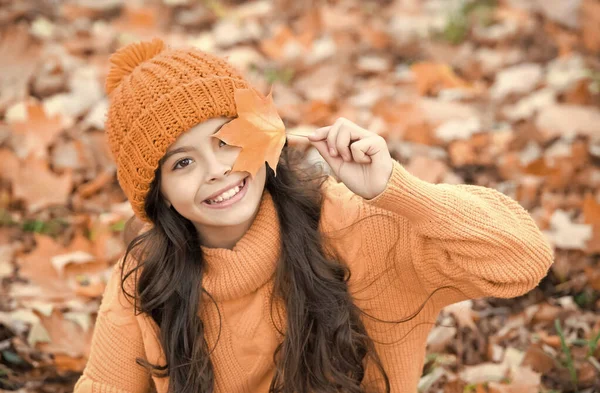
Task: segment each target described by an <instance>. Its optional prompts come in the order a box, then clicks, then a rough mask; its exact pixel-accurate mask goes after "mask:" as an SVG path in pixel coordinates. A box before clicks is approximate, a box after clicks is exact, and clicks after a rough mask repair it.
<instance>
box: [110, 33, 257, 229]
mask: <svg viewBox="0 0 600 393" xmlns="http://www.w3.org/2000/svg"><path fill="white" fill-rule="evenodd" d="M109 60H110V62H111V68H110V70H109V73H108V76H107V78H106V91H107V92H108V93H109V94H110V96H109V97H110V105H109V109H108V114H107V118H106V135H107V140H108V144H109V146H110V149H111V152H112V155H113V158H114V160H115V163H116V166H117V179H118V181H119V185H120V186H121V188H122V189H123V192H124V193H125V195H126V196H127V198H128V199H129V202H130V203H131V206H132V208H133V211H134V213H135V214H136V215H137V216H138V217H139V218H140V219H142V220H143V221H146V222H149V219H148V217H146V214H145V212H144V199H145V197H146V195H147V193H148V191H149V189H150V184H151V183H152V180H154V171H155V170H156V168H158V163H159V160H160V159H161V158H162V157H163V156H164V154H165V152H166V151H167V148H168V147H169V145H171V144H172V143H173V142H174V141H175V140H176V139H177V137H178V136H179V135H180V134H181V133H183V132H185V131H187V130H189V129H190V128H192V127H193V126H195V125H196V124H198V123H201V122H202V121H204V120H207V119H210V118H213V117H218V116H226V117H235V116H236V115H237V111H236V107H235V100H234V90H235V89H236V88H247V87H248V83H247V82H246V81H245V79H244V78H243V76H242V74H241V73H240V72H239V71H237V70H236V69H235V68H234V67H233V66H231V65H230V64H229V63H227V62H226V61H225V59H222V58H220V57H218V56H215V55H212V54H210V53H207V52H203V51H201V50H199V49H195V48H178V49H170V48H168V47H167V46H166V45H165V44H164V42H163V41H161V40H160V39H158V38H155V39H154V40H152V41H149V42H139V43H133V44H129V45H127V46H125V47H123V48H121V49H119V50H118V51H117V52H115V53H114V54H113V55H112V56H111V57H110V59H109Z"/></svg>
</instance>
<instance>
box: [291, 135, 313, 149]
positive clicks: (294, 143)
mask: <svg viewBox="0 0 600 393" xmlns="http://www.w3.org/2000/svg"><path fill="white" fill-rule="evenodd" d="M286 138H287V142H288V146H290V147H292V148H294V149H296V150H299V151H301V152H305V151H306V149H308V148H309V147H310V146H311V145H310V141H309V140H308V139H306V138H304V137H301V136H296V135H287V136H286Z"/></svg>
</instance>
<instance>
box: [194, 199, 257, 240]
mask: <svg viewBox="0 0 600 393" xmlns="http://www.w3.org/2000/svg"><path fill="white" fill-rule="evenodd" d="M257 213H258V209H256V212H254V215H253V216H252V218H251V219H250V220H248V221H246V222H244V223H242V224H239V225H235V226H199V225H196V229H197V231H198V234H199V235H200V242H201V244H202V245H203V246H205V247H208V248H225V249H228V250H232V249H233V247H234V246H235V245H236V244H237V242H238V241H239V240H240V239H241V238H242V237H244V235H245V234H246V232H247V231H248V229H249V228H250V226H251V225H252V222H253V221H254V218H255V217H256V214H257Z"/></svg>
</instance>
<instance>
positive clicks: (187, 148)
mask: <svg viewBox="0 0 600 393" xmlns="http://www.w3.org/2000/svg"><path fill="white" fill-rule="evenodd" d="M227 123H229V121H227V122H225V123H223V124H221V125H220V126H219V127H218V128H217V129H216V130H215V131H214V132H213V133H212V134H211V136H212V135H214V134H216V133H217V132H219V130H220V129H221V127H223V126H224V125H225V124H227ZM192 150H194V148H193V147H192V146H181V147H178V148H177V149H173V150H171V151H168V152H166V153H165V155H164V156H163V158H162V159H161V163H163V164H164V163H165V162H167V160H168V159H169V157H171V156H172V155H174V154H177V153H185V152H186V151H192Z"/></svg>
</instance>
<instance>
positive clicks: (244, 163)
mask: <svg viewBox="0 0 600 393" xmlns="http://www.w3.org/2000/svg"><path fill="white" fill-rule="evenodd" d="M271 94H272V91H270V92H269V95H267V96H266V97H265V96H263V95H262V94H260V92H258V91H257V90H256V89H254V88H249V89H236V90H235V92H234V98H235V104H236V107H237V113H238V117H236V118H235V119H233V120H232V121H230V122H229V123H227V124H225V125H224V126H223V127H221V129H220V130H219V131H218V132H217V133H215V134H213V136H214V137H215V138H219V139H220V140H222V141H223V142H225V143H227V144H229V145H233V146H238V147H241V148H242V151H241V152H240V154H239V155H238V157H237V159H236V161H235V164H234V165H233V168H232V171H246V172H249V173H250V175H251V176H252V177H254V176H255V175H256V173H257V172H258V170H259V169H260V168H261V167H262V166H263V165H264V163H265V161H266V162H268V163H269V166H270V167H271V168H272V169H273V171H274V172H275V174H277V162H278V161H279V156H280V154H281V150H282V149H283V145H284V144H285V125H284V124H283V121H282V120H281V118H280V117H279V115H278V114H277V108H275V104H274V103H273V97H272V96H271Z"/></svg>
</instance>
